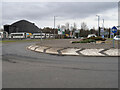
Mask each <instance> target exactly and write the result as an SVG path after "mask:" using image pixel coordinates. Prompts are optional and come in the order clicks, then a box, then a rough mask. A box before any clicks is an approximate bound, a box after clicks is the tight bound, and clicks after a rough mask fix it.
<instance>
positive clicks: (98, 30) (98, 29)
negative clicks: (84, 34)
mask: <svg viewBox="0 0 120 90" xmlns="http://www.w3.org/2000/svg"><path fill="white" fill-rule="evenodd" d="M96 16H97V17H98V36H99V34H100V32H99V21H100V16H99V15H96Z"/></svg>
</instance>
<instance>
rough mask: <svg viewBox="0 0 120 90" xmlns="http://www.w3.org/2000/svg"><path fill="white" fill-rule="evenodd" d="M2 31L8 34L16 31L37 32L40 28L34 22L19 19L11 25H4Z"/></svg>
mask: <svg viewBox="0 0 120 90" xmlns="http://www.w3.org/2000/svg"><path fill="white" fill-rule="evenodd" d="M4 31H6V32H8V34H10V33H17V32H28V33H38V32H40V29H39V28H38V27H37V26H36V25H35V24H34V23H31V22H29V21H27V20H20V21H18V22H15V23H13V24H11V25H4Z"/></svg>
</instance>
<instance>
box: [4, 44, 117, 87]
mask: <svg viewBox="0 0 120 90" xmlns="http://www.w3.org/2000/svg"><path fill="white" fill-rule="evenodd" d="M33 43H35V42H33ZM30 44H32V43H30V42H20V43H19V42H15V43H6V44H3V46H2V56H3V57H2V60H3V62H2V64H3V67H2V70H3V73H2V75H3V76H2V83H3V84H2V86H3V88H117V87H118V57H80V56H56V55H48V54H43V53H36V52H33V51H29V50H26V46H27V45H30Z"/></svg>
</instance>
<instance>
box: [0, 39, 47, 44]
mask: <svg viewBox="0 0 120 90" xmlns="http://www.w3.org/2000/svg"><path fill="white" fill-rule="evenodd" d="M42 40H48V39H42ZM39 41H41V39H23V40H1V41H0V43H10V42H39Z"/></svg>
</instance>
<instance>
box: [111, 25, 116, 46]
mask: <svg viewBox="0 0 120 90" xmlns="http://www.w3.org/2000/svg"><path fill="white" fill-rule="evenodd" d="M116 32H117V28H116V27H115V26H114V27H112V33H113V48H114V47H115V45H114V44H115V40H114V34H115V33H116Z"/></svg>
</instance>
